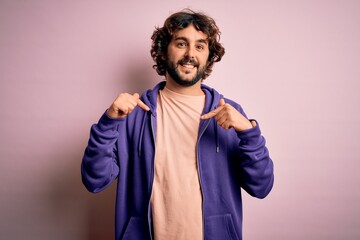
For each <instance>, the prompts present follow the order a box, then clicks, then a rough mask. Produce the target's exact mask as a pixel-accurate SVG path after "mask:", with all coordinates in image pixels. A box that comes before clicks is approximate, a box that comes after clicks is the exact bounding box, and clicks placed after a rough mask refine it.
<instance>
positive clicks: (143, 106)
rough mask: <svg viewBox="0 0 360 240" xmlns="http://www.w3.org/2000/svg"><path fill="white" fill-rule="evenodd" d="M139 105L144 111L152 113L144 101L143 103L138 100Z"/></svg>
mask: <svg viewBox="0 0 360 240" xmlns="http://www.w3.org/2000/svg"><path fill="white" fill-rule="evenodd" d="M137 105H138V106H139V107H141V108H142V109H144V110H145V111H150V108H149V107H148V105H146V104H145V103H144V102H143V101H141V100H140V99H138V100H137Z"/></svg>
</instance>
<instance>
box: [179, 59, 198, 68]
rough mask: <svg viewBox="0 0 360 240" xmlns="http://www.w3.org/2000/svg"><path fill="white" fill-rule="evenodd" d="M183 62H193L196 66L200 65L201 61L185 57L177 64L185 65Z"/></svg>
mask: <svg viewBox="0 0 360 240" xmlns="http://www.w3.org/2000/svg"><path fill="white" fill-rule="evenodd" d="M183 64H192V65H194V66H195V67H199V63H198V62H197V61H195V60H194V59H190V58H183V59H180V60H179V61H178V62H177V65H183Z"/></svg>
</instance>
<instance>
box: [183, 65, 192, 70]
mask: <svg viewBox="0 0 360 240" xmlns="http://www.w3.org/2000/svg"><path fill="white" fill-rule="evenodd" d="M183 67H186V68H191V69H192V68H194V67H195V66H194V65H191V64H184V65H183Z"/></svg>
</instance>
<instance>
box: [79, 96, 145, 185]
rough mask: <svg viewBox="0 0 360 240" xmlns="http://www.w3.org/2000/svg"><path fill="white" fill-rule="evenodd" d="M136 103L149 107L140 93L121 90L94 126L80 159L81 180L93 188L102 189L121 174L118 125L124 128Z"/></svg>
mask: <svg viewBox="0 0 360 240" xmlns="http://www.w3.org/2000/svg"><path fill="white" fill-rule="evenodd" d="M136 106H139V107H141V108H143V109H144V110H146V111H148V110H149V107H148V106H146V105H145V104H144V103H143V102H142V101H141V100H140V99H139V94H137V93H135V94H134V95H130V94H128V93H122V94H120V95H119V96H118V97H117V98H116V99H115V101H114V102H113V103H112V104H111V106H110V107H109V109H108V110H107V111H106V113H104V114H103V116H102V117H101V118H100V120H99V122H98V123H97V124H95V125H93V126H92V127H91V131H90V139H89V142H88V145H87V147H86V149H85V152H84V156H83V159H82V163H81V175H82V181H83V183H84V185H85V187H86V188H87V189H88V190H89V191H90V192H100V191H102V190H103V189H105V188H106V187H107V186H109V185H110V184H111V183H112V182H113V181H114V180H115V179H116V177H117V176H118V174H119V166H118V161H117V159H116V156H117V155H116V151H117V149H116V142H117V141H118V138H119V132H118V129H125V126H123V125H124V124H125V122H126V121H125V120H126V119H125V118H126V116H127V115H128V114H130V113H131V112H132V111H133V110H134V108H135V107H136Z"/></svg>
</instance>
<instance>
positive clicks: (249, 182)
mask: <svg viewBox="0 0 360 240" xmlns="http://www.w3.org/2000/svg"><path fill="white" fill-rule="evenodd" d="M251 121H255V120H251ZM255 122H256V121H255ZM237 135H238V137H239V139H240V143H239V149H240V153H241V157H242V163H241V169H242V174H241V184H242V188H243V189H244V190H245V191H247V192H248V193H249V194H250V195H251V196H253V197H257V198H265V197H266V196H267V195H268V194H269V192H270V191H271V189H272V187H273V184H274V166H273V161H272V160H271V159H270V156H269V151H268V149H267V148H266V146H265V138H264V137H263V136H262V135H261V131H260V128H259V124H258V123H257V122H256V126H254V127H253V128H251V129H248V130H245V131H242V132H238V133H237Z"/></svg>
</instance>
